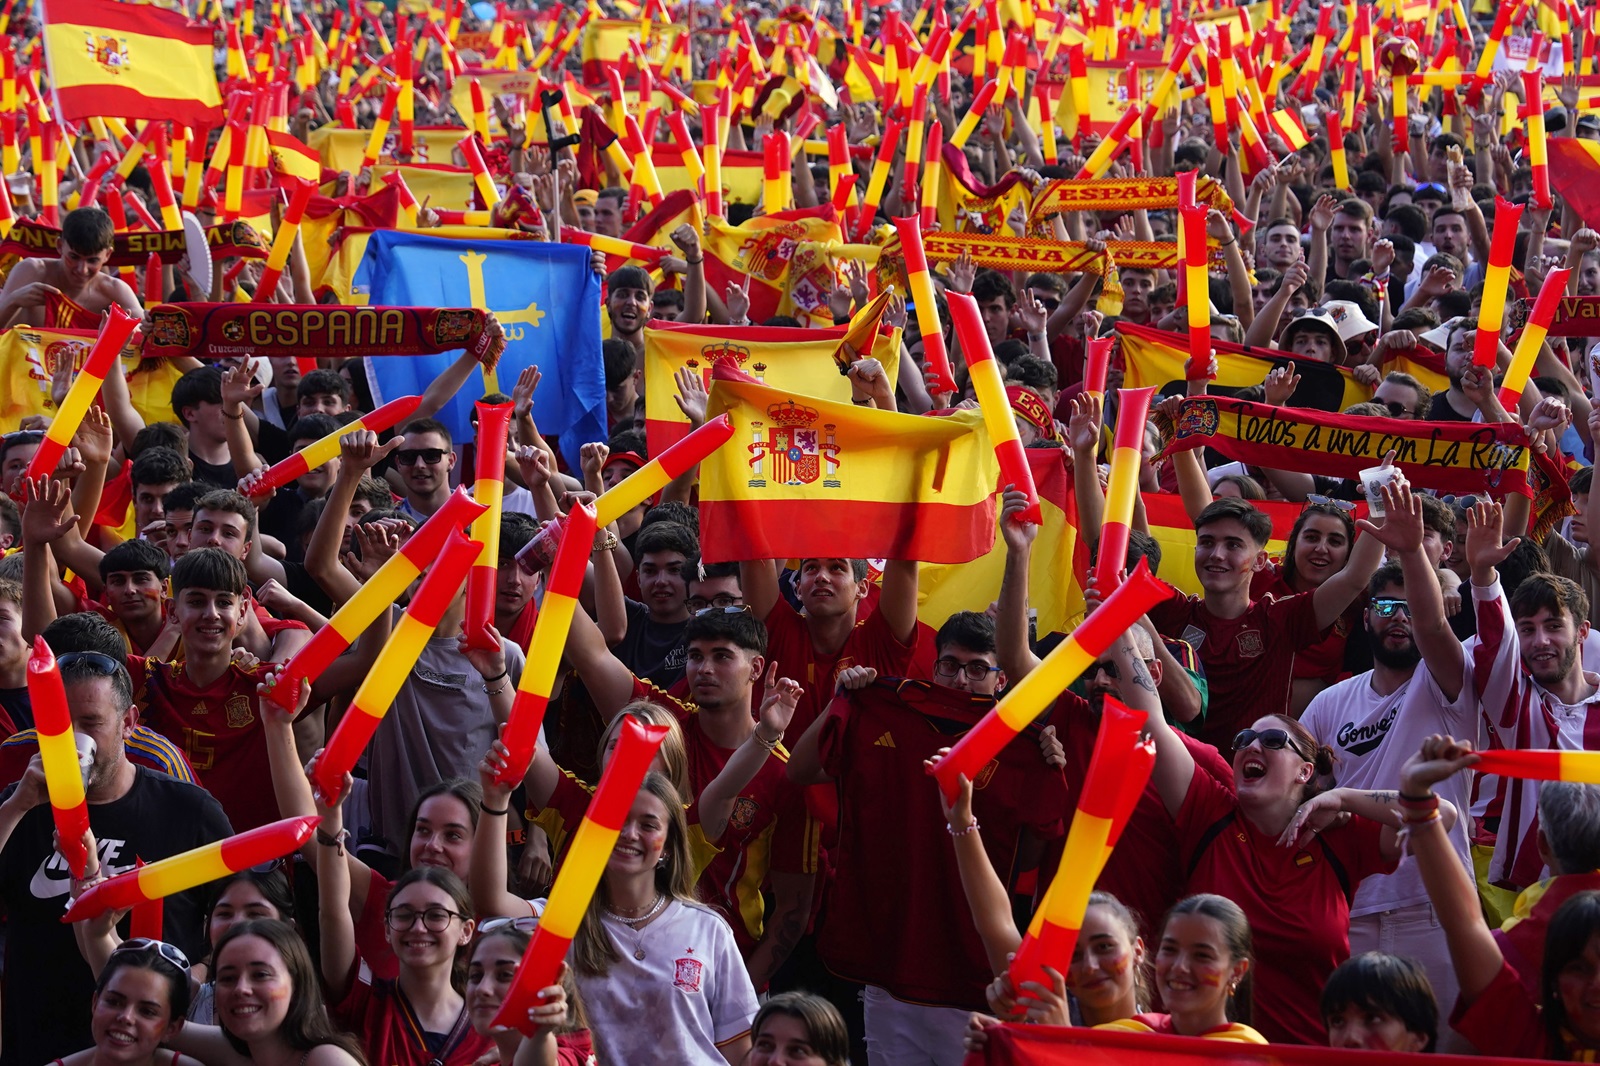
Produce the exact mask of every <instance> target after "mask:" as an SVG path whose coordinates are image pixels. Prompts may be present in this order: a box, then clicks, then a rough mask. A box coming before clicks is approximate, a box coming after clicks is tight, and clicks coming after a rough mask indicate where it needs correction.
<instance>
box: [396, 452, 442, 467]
mask: <svg viewBox="0 0 1600 1066" xmlns="http://www.w3.org/2000/svg"><path fill="white" fill-rule="evenodd" d="M444 457H445V450H444V449H443V448H401V449H400V450H399V451H397V452H395V453H394V461H395V462H396V463H398V464H400V465H401V466H415V465H416V462H417V460H418V459H420V460H422V461H423V462H424V463H427V464H428V465H429V466H438V465H439V464H440V463H441V462H443V461H444Z"/></svg>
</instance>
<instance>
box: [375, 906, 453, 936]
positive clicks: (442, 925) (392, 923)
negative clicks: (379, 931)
mask: <svg viewBox="0 0 1600 1066" xmlns="http://www.w3.org/2000/svg"><path fill="white" fill-rule="evenodd" d="M418 918H421V919H422V928H424V929H426V930H427V931H428V932H430V933H442V932H444V931H445V930H446V929H448V928H450V919H452V918H460V919H461V920H462V921H466V919H467V916H466V915H464V914H459V913H457V912H455V911H453V910H451V909H449V908H448V907H429V908H427V909H426V910H420V911H419V910H417V909H416V908H414V907H396V908H394V909H393V910H390V911H385V912H384V915H383V920H384V922H385V923H386V924H387V925H388V926H389V928H390V929H393V930H394V931H395V932H397V933H403V932H405V931H406V930H407V929H410V928H411V927H412V926H414V925H416V924H417V919H418Z"/></svg>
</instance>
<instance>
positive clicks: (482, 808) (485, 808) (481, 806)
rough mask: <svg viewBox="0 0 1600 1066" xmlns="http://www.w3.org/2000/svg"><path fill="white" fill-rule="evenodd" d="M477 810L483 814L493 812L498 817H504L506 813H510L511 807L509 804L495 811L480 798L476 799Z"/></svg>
mask: <svg viewBox="0 0 1600 1066" xmlns="http://www.w3.org/2000/svg"><path fill="white" fill-rule="evenodd" d="M478 810H480V811H482V812H483V813H484V814H493V815H496V816H497V817H500V818H504V817H505V816H506V815H508V814H510V813H511V808H510V807H509V806H507V807H506V808H505V810H501V811H497V810H495V809H494V808H493V807H491V806H489V805H488V804H487V803H485V802H483V801H482V800H479V801H478Z"/></svg>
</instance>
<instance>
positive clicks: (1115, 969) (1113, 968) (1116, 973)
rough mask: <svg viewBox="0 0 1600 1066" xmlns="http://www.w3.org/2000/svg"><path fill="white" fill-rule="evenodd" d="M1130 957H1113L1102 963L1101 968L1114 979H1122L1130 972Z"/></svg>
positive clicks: (1103, 960)
mask: <svg viewBox="0 0 1600 1066" xmlns="http://www.w3.org/2000/svg"><path fill="white" fill-rule="evenodd" d="M1128 962H1129V960H1128V956H1126V955H1113V956H1111V957H1110V958H1108V959H1102V960H1101V961H1100V968H1101V969H1102V970H1104V971H1105V972H1106V973H1107V974H1108V975H1110V976H1112V977H1121V976H1122V975H1123V974H1125V973H1127V972H1128Z"/></svg>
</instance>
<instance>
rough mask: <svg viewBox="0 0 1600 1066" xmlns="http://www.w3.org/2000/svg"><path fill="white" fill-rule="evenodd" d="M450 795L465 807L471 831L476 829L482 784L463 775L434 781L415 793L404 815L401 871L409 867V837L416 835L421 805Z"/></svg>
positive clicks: (406, 870) (408, 869) (481, 802)
mask: <svg viewBox="0 0 1600 1066" xmlns="http://www.w3.org/2000/svg"><path fill="white" fill-rule="evenodd" d="M444 795H450V796H454V797H455V798H456V799H458V800H460V801H461V802H462V804H463V805H464V806H465V807H466V808H467V822H468V824H470V825H471V826H472V831H473V832H474V833H476V832H477V831H478V816H479V811H480V810H481V809H482V807H483V786H482V785H480V784H478V782H476V781H469V780H468V779H467V778H465V777H451V778H446V779H445V780H443V781H438V782H435V783H434V784H431V785H429V786H428V787H427V788H425V789H423V790H422V791H421V792H420V793H418V794H417V802H415V803H413V804H412V805H411V813H410V814H409V815H408V816H407V817H406V838H405V840H404V841H402V842H401V849H402V850H401V853H400V870H401V872H402V873H405V872H408V871H410V869H411V838H412V837H414V836H416V835H417V818H418V817H419V816H420V815H421V814H422V805H423V804H424V803H427V802H428V801H429V800H431V799H433V797H435V796H444Z"/></svg>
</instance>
